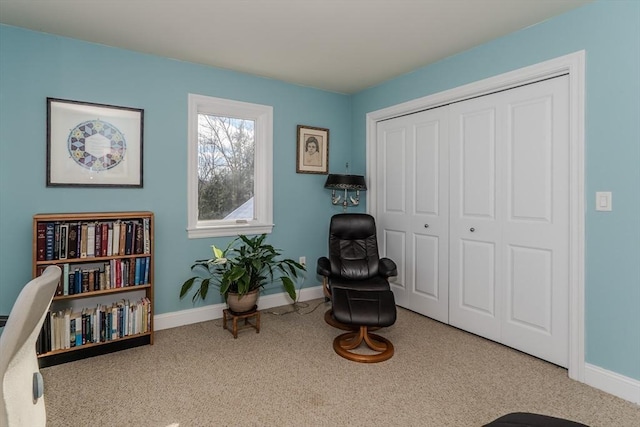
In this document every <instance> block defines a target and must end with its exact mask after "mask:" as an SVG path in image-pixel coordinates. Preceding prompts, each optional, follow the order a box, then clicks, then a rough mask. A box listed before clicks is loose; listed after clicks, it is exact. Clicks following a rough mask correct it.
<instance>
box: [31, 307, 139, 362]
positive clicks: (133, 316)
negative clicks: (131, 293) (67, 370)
mask: <svg viewBox="0 0 640 427" xmlns="http://www.w3.org/2000/svg"><path fill="white" fill-rule="evenodd" d="M150 331H151V301H150V300H149V298H146V297H145V298H141V299H140V300H139V301H137V302H130V301H129V300H120V301H117V302H114V303H113V304H112V305H110V306H107V305H100V304H99V305H98V306H97V307H91V308H83V309H82V310H81V311H79V312H73V311H72V309H71V308H67V309H65V310H60V311H50V312H49V313H48V314H47V316H46V318H45V321H44V324H43V326H42V330H41V331H40V335H39V336H38V341H37V343H36V351H37V353H38V354H45V353H48V352H50V351H56V350H64V349H69V348H72V347H79V346H82V345H86V344H92V343H103V342H109V341H113V340H117V339H120V338H123V337H127V336H130V335H137V334H141V333H146V332H150Z"/></svg>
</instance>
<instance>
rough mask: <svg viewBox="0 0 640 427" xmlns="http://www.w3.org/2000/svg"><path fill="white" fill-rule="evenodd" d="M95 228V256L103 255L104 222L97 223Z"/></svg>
mask: <svg viewBox="0 0 640 427" xmlns="http://www.w3.org/2000/svg"><path fill="white" fill-rule="evenodd" d="M94 228H95V236H94V238H95V242H94V256H102V224H100V223H96V224H95V225H94Z"/></svg>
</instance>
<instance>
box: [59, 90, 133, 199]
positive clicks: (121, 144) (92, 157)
mask: <svg viewBox="0 0 640 427" xmlns="http://www.w3.org/2000/svg"><path fill="white" fill-rule="evenodd" d="M143 129H144V110H143V109H140V108H131V107H119V106H115V105H107V104H97V103H92V102H82V101H72V100H67V99H58V98H47V187H132V188H142V184H143V182H142V178H143V174H142V165H143Z"/></svg>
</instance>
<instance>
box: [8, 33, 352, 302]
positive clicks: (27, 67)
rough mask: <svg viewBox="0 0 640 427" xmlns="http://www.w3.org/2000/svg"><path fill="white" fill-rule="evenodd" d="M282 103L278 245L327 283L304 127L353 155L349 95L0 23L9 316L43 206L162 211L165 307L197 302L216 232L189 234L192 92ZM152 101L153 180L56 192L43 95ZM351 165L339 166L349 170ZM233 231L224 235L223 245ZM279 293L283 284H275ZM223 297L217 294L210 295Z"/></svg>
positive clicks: (338, 153) (317, 193)
mask: <svg viewBox="0 0 640 427" xmlns="http://www.w3.org/2000/svg"><path fill="white" fill-rule="evenodd" d="M188 93H197V94H202V95H209V96H216V97H223V98H230V99H235V100H240V101H245V102H253V103H258V104H267V105H272V106H273V107H274V135H273V136H274V138H273V140H274V168H273V170H274V222H275V228H274V231H273V233H272V235H271V236H270V237H269V241H270V242H271V243H272V244H273V245H275V246H276V247H279V248H282V249H283V250H284V254H285V255H286V256H288V257H292V258H294V259H296V260H297V259H298V257H299V256H301V255H304V256H306V257H307V260H308V262H309V266H310V267H311V268H310V272H309V273H308V274H307V278H306V280H305V282H304V284H303V285H304V286H305V287H308V286H315V285H318V281H317V279H316V275H315V260H316V259H317V258H318V257H319V256H321V255H325V254H326V247H327V235H326V231H327V228H328V221H329V218H330V216H331V215H332V214H333V213H334V212H335V211H336V209H335V208H334V207H332V206H331V204H330V203H329V193H328V191H327V190H325V189H324V188H323V185H324V181H325V179H326V176H324V175H310V174H296V163H295V153H296V125H298V124H304V125H310V126H319V127H325V128H329V129H330V150H329V153H330V161H329V164H330V166H334V165H344V163H345V162H346V161H348V160H349V157H348V156H349V155H350V153H351V148H350V147H351V146H350V143H351V142H350V137H351V115H350V111H351V110H350V98H349V97H348V96H345V95H340V94H336V93H331V92H326V91H320V90H315V89H310V88H306V87H301V86H296V85H290V84H286V83H282V82H279V81H276V80H270V79H263V78H258V77H254V76H249V75H245V74H241V73H237V72H232V71H226V70H220V69H215V68H210V67H204V66H200V65H195V64H190V63H185V62H180V61H175V60H170V59H165V58H159V57H155V56H150V55H143V54H139V53H134V52H130V51H126V50H121V49H114V48H110V47H105V46H101V45H96V44H91V43H85V42H81V41H77V40H72V39H68V38H63V37H57V36H51V35H47V34H42V33H38V32H32V31H27V30H24V29H19V28H15V27H8V26H0V312H1V313H8V312H9V310H10V309H11V307H12V305H13V302H14V301H15V298H16V297H17V295H18V293H19V291H20V289H21V288H22V286H23V285H24V284H25V283H26V282H27V281H28V280H29V278H30V275H31V267H30V263H31V237H30V236H31V234H32V231H31V221H32V220H31V218H32V216H33V214H35V213H39V212H82V211H118V210H150V211H153V212H154V213H155V215H156V234H155V249H156V251H155V254H156V258H155V260H156V268H155V279H156V280H155V282H156V283H155V285H156V286H155V303H156V314H162V313H167V312H172V311H176V310H181V309H186V308H192V307H193V305H192V302H191V299H190V298H186V299H184V300H182V301H180V300H179V298H178V292H179V286H180V284H181V283H182V281H184V280H185V279H186V278H187V277H188V276H189V266H190V265H191V264H192V262H193V260H195V259H201V258H204V257H207V256H209V255H210V253H211V252H210V248H209V245H211V244H212V243H213V242H214V240H212V239H192V240H189V239H187V235H186V232H185V228H186V224H187V220H186V210H187V194H186V189H187V172H186V165H187V143H186V137H187V124H186V123H187V94H188ZM47 97H55V98H63V99H72V100H79V101H87V102H96V103H102V104H111V105H119V106H127V107H135V108H143V109H144V188H142V189H87V188H47V187H46V185H45V182H46V176H45V174H46V172H45V170H46V169H45V157H46V154H45V151H46V98H47ZM340 170H342V167H340ZM227 241H228V239H219V240H217V241H215V242H217V244H219V245H223V244H226V242H227ZM272 291H273V292H276V291H277V292H280V291H281V289H273V290H272ZM217 302H219V296H218V295H213V297H212V298H210V300H209V303H217Z"/></svg>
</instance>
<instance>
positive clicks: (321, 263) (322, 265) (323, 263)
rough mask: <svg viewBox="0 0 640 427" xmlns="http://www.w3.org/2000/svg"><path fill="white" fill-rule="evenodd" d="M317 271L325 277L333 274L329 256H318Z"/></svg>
mask: <svg viewBox="0 0 640 427" xmlns="http://www.w3.org/2000/svg"><path fill="white" fill-rule="evenodd" d="M316 272H317V273H318V274H319V275H321V276H325V277H329V276H330V275H331V263H330V262H329V258H327V257H325V256H323V257H320V258H318V267H317V268H316Z"/></svg>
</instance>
